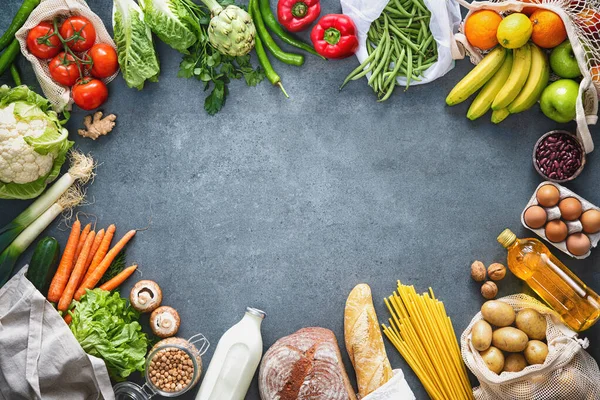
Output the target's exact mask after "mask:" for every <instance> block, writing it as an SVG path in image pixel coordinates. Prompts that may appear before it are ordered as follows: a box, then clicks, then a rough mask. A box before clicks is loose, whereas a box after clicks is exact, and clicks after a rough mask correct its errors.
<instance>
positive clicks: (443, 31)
mask: <svg viewBox="0 0 600 400" xmlns="http://www.w3.org/2000/svg"><path fill="white" fill-rule="evenodd" d="M392 1H393V0H392ZM389 2H390V0H340V3H341V5H342V12H343V13H344V14H346V15H348V16H349V17H351V18H352V20H353V21H354V23H355V24H356V28H357V29H358V42H359V48H358V51H357V52H356V58H358V61H359V62H360V63H362V62H363V61H364V60H365V59H366V58H367V56H368V54H367V44H366V43H367V33H368V32H369V28H370V27H371V23H372V22H373V21H375V20H376V19H377V18H379V16H380V15H381V13H382V12H383V9H384V8H385V6H387V5H388V3H389ZM423 3H425V6H426V7H427V9H428V10H429V11H430V12H431V20H430V22H429V29H430V30H431V33H432V34H433V38H434V39H435V41H436V43H437V49H438V60H437V62H436V63H435V64H433V65H432V66H431V67H429V68H428V69H426V70H425V71H424V72H423V77H422V78H421V80H420V81H411V85H423V84H425V83H429V82H432V81H434V80H436V79H438V78H441V77H442V76H444V75H446V74H447V73H448V72H449V71H450V70H451V69H452V68H454V60H455V59H460V58H464V56H465V55H464V50H463V49H462V48H460V47H459V46H457V44H456V41H455V40H454V34H455V33H456V32H458V27H459V25H460V21H461V15H460V7H459V5H458V3H456V1H455V0H423ZM369 75H370V74H369ZM397 80H398V84H399V85H405V84H406V78H405V77H402V76H399V77H398V78H397Z"/></svg>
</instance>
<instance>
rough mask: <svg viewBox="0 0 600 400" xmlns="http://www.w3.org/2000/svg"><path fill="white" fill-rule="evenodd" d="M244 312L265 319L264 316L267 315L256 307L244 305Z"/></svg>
mask: <svg viewBox="0 0 600 400" xmlns="http://www.w3.org/2000/svg"><path fill="white" fill-rule="evenodd" d="M246 312H247V313H249V314H252V315H255V316H257V317H259V318H261V319H265V317H266V316H267V313H266V312H264V311H262V310H259V309H258V308H252V307H246Z"/></svg>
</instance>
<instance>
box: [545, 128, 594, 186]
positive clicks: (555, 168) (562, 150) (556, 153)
mask: <svg viewBox="0 0 600 400" xmlns="http://www.w3.org/2000/svg"><path fill="white" fill-rule="evenodd" d="M582 156H583V150H582V148H581V145H580V144H579V142H578V141H577V140H576V139H575V138H574V137H573V136H571V135H567V134H562V133H555V134H552V135H549V136H547V137H546V138H545V139H544V140H543V141H542V142H540V144H539V145H538V147H537V149H536V150H535V162H536V164H537V166H538V168H539V169H540V171H541V172H542V173H543V174H544V175H546V176H547V177H548V178H550V179H558V180H562V179H567V178H569V177H571V176H573V175H574V174H575V172H577V170H578V169H579V167H580V166H581V159H582Z"/></svg>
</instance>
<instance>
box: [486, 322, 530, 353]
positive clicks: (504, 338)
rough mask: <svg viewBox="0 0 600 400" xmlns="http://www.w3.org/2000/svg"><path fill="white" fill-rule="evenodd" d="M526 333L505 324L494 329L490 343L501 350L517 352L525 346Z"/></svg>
mask: <svg viewBox="0 0 600 400" xmlns="http://www.w3.org/2000/svg"><path fill="white" fill-rule="evenodd" d="M527 340H528V339H527V335H526V334H525V332H523V331H520V330H518V329H517V328H513V327H512V326H507V327H505V328H500V329H496V330H495V331H494V333H493V334H492V344H493V345H494V346H495V347H497V348H499V349H500V350H503V351H508V352H511V353H518V352H520V351H523V350H525V347H527Z"/></svg>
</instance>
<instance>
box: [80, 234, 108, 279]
mask: <svg viewBox="0 0 600 400" xmlns="http://www.w3.org/2000/svg"><path fill="white" fill-rule="evenodd" d="M104 233H105V232H104V229H100V230H99V231H98V233H96V237H95V238H94V243H93V244H92V248H91V249H90V253H89V254H88V257H87V260H86V261H85V268H84V269H83V276H86V274H87V270H88V268H89V267H90V264H91V263H92V260H93V258H94V254H96V252H97V251H98V248H99V247H100V243H102V239H104ZM81 281H82V282H83V279H82V280H81Z"/></svg>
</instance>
